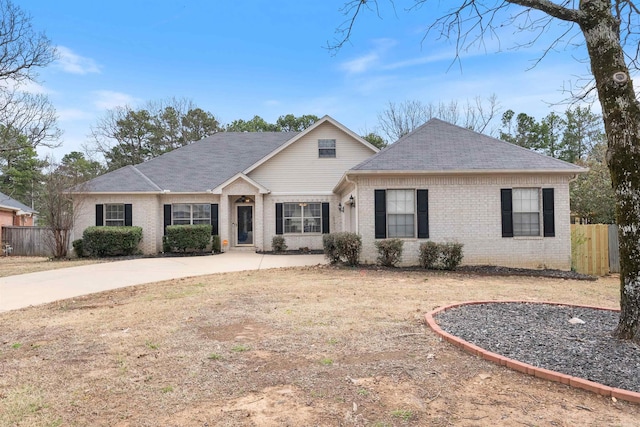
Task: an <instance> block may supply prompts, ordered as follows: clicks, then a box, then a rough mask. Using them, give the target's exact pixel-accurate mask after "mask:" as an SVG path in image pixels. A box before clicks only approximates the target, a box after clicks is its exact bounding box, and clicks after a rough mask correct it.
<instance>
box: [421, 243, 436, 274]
mask: <svg viewBox="0 0 640 427" xmlns="http://www.w3.org/2000/svg"><path fill="white" fill-rule="evenodd" d="M439 258H440V245H439V244H437V243H436V242H424V243H422V244H421V245H420V255H419V256H418V260H419V262H420V267H422V268H427V269H433V268H435V267H436V265H437V264H438V260H439Z"/></svg>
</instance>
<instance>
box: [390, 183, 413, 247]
mask: <svg viewBox="0 0 640 427" xmlns="http://www.w3.org/2000/svg"><path fill="white" fill-rule="evenodd" d="M414 193H415V192H414V190H387V227H388V234H387V236H388V237H414V236H415V212H416V204H415V197H414V196H415V194H414Z"/></svg>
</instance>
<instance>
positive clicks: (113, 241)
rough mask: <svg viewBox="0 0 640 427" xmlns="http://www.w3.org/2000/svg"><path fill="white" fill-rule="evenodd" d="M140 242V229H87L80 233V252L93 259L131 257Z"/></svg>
mask: <svg viewBox="0 0 640 427" xmlns="http://www.w3.org/2000/svg"><path fill="white" fill-rule="evenodd" d="M141 240H142V228H141V227H108V226H95V227H88V228H87V229H86V230H84V233H82V251H83V253H85V254H86V255H87V256H94V257H106V256H118V255H133V254H136V253H138V252H139V250H138V244H139V243H140V241H141Z"/></svg>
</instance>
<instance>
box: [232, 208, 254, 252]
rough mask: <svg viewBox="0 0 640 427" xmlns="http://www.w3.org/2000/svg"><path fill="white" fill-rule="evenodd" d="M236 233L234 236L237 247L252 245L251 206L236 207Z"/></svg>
mask: <svg viewBox="0 0 640 427" xmlns="http://www.w3.org/2000/svg"><path fill="white" fill-rule="evenodd" d="M237 215H238V222H237V224H238V232H237V236H236V244H237V245H239V246H240V245H253V206H251V205H239V206H237Z"/></svg>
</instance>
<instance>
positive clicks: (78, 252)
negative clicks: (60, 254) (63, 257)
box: [71, 239, 84, 258]
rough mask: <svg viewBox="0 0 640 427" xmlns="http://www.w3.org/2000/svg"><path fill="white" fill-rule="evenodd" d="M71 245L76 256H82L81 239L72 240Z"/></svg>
mask: <svg viewBox="0 0 640 427" xmlns="http://www.w3.org/2000/svg"><path fill="white" fill-rule="evenodd" d="M71 245H73V250H74V251H75V253H76V256H77V257H78V258H82V257H84V248H83V247H82V239H77V240H74V241H73V242H72V243H71Z"/></svg>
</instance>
